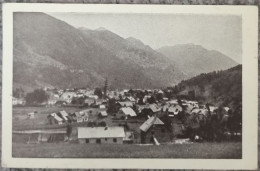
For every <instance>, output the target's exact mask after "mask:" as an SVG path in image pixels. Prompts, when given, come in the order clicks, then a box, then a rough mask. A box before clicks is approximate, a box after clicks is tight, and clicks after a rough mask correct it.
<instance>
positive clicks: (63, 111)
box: [60, 110, 69, 117]
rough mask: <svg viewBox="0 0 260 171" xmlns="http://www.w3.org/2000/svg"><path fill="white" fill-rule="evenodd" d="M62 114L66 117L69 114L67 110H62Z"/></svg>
mask: <svg viewBox="0 0 260 171" xmlns="http://www.w3.org/2000/svg"><path fill="white" fill-rule="evenodd" d="M60 114H61V115H62V116H64V117H66V116H69V114H68V113H67V112H66V111H65V110H62V111H60Z"/></svg>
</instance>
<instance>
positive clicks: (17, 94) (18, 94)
mask: <svg viewBox="0 0 260 171" xmlns="http://www.w3.org/2000/svg"><path fill="white" fill-rule="evenodd" d="M13 97H16V98H23V97H24V90H23V89H22V88H21V87H20V88H16V89H15V90H14V91H13Z"/></svg>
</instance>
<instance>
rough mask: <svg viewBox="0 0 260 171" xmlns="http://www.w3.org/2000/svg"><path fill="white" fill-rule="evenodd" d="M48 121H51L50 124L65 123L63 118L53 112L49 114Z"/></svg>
mask: <svg viewBox="0 0 260 171" xmlns="http://www.w3.org/2000/svg"><path fill="white" fill-rule="evenodd" d="M47 118H48V121H49V124H51V125H52V124H58V125H61V124H63V119H62V118H60V117H59V116H58V115H57V114H56V113H52V114H50V115H48V117H47Z"/></svg>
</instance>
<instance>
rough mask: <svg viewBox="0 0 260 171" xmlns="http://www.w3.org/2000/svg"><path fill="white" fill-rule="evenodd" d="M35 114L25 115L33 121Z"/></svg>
mask: <svg viewBox="0 0 260 171" xmlns="http://www.w3.org/2000/svg"><path fill="white" fill-rule="evenodd" d="M35 114H36V112H30V113H27V119H34V118H35Z"/></svg>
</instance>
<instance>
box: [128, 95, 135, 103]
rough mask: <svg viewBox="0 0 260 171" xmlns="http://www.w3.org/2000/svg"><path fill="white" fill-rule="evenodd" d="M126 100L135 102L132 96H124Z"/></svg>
mask: <svg viewBox="0 0 260 171" xmlns="http://www.w3.org/2000/svg"><path fill="white" fill-rule="evenodd" d="M126 99H127V100H129V101H130V102H135V101H136V100H135V98H133V97H132V96H129V97H126Z"/></svg>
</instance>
